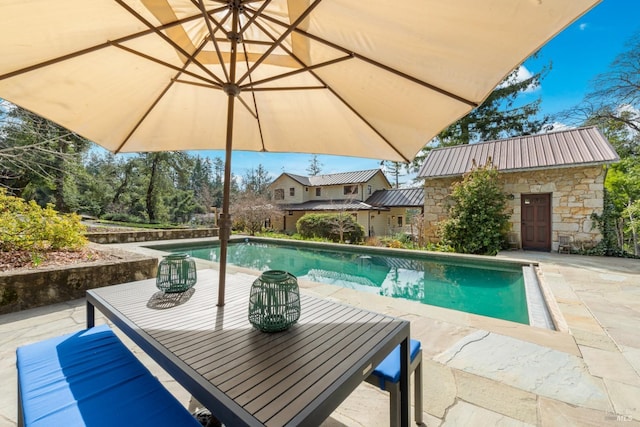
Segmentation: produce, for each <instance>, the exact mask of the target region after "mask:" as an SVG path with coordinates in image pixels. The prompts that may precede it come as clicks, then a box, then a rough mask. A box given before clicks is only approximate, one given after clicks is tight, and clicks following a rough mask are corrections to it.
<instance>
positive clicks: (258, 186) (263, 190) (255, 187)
mask: <svg viewBox="0 0 640 427" xmlns="http://www.w3.org/2000/svg"><path fill="white" fill-rule="evenodd" d="M270 183H271V178H270V177H269V172H267V170H266V169H265V168H264V166H262V164H259V165H258V166H257V167H256V168H255V169H254V168H251V169H249V170H248V171H247V174H246V175H245V176H244V191H245V192H249V193H254V194H259V195H261V196H266V194H267V188H268V187H269V184H270Z"/></svg>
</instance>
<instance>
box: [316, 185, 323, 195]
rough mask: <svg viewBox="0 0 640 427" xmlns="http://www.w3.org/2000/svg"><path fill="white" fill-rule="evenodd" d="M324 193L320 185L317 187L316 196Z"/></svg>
mask: <svg viewBox="0 0 640 427" xmlns="http://www.w3.org/2000/svg"><path fill="white" fill-rule="evenodd" d="M321 195H322V191H321V189H320V187H318V188H316V196H318V197H320V196H321Z"/></svg>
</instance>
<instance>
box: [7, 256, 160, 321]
mask: <svg viewBox="0 0 640 427" xmlns="http://www.w3.org/2000/svg"><path fill="white" fill-rule="evenodd" d="M110 252H112V253H115V252H114V251H110ZM119 252H121V254H118V256H119V258H120V259H117V260H111V261H95V262H89V263H83V264H75V265H71V266H62V267H46V268H42V269H37V270H26V271H19V272H2V273H0V314H6V313H11V312H15V311H20V310H25V309H28V308H34V307H40V306H43V305H48V304H54V303H58V302H64V301H70V300H73V299H78V298H84V296H85V293H86V291H87V289H92V288H99V287H103V286H109V285H116V284H119V283H126V282H131V281H136V280H144V279H149V278H152V277H155V276H156V270H157V266H158V259H157V258H153V257H147V256H143V255H140V254H134V253H129V252H126V253H125V252H122V251H119Z"/></svg>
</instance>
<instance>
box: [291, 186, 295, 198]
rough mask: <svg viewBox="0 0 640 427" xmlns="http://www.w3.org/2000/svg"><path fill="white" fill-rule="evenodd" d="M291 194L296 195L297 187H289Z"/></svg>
mask: <svg viewBox="0 0 640 427" xmlns="http://www.w3.org/2000/svg"><path fill="white" fill-rule="evenodd" d="M289 195H290V196H291V197H293V196H295V195H296V189H295V188H294V187H291V188H290V189H289Z"/></svg>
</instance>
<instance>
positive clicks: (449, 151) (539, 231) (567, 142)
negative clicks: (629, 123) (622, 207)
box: [418, 127, 619, 251]
mask: <svg viewBox="0 0 640 427" xmlns="http://www.w3.org/2000/svg"><path fill="white" fill-rule="evenodd" d="M618 160H619V157H618V154H617V153H616V151H615V150H614V148H613V147H612V146H611V144H610V143H609V141H607V139H606V138H605V137H604V135H603V134H602V133H601V132H600V131H599V130H598V129H597V128H596V127H584V128H578V129H569V130H563V131H558V132H550V133H544V134H538V135H527V136H521V137H515V138H507V139H501V140H496V141H488V142H482V143H478V144H469V145H460V146H455V147H447V148H439V149H435V150H432V151H431V152H430V153H429V154H428V155H427V157H426V159H425V162H424V164H423V165H422V168H421V169H420V172H419V173H418V177H420V178H423V179H424V190H425V193H424V197H425V206H424V212H425V223H426V234H427V237H428V238H429V239H430V240H432V241H436V240H437V229H438V223H439V222H440V221H442V220H443V219H445V218H446V217H447V210H448V206H449V203H450V199H449V195H450V191H451V185H452V184H453V183H454V182H456V181H459V180H461V179H462V175H463V174H465V173H467V172H469V171H471V169H472V167H473V165H474V164H476V165H484V164H486V163H487V161H491V163H492V164H493V165H494V166H495V167H496V168H497V169H498V171H499V172H500V176H501V182H502V185H503V191H505V192H506V193H507V194H509V195H510V199H511V200H510V208H511V209H512V215H511V219H510V222H511V234H510V243H511V244H513V245H514V246H517V247H521V248H523V249H529V250H543V251H550V250H556V249H557V248H558V242H559V239H560V236H564V237H565V238H568V239H570V240H571V241H572V242H573V244H574V245H575V246H580V245H582V246H592V245H595V244H596V242H597V241H598V240H599V239H600V237H601V236H600V233H599V231H598V230H597V229H596V228H595V227H594V224H593V223H592V220H591V214H592V213H601V212H602V207H603V196H604V178H605V168H604V165H606V164H609V163H613V162H616V161H618Z"/></svg>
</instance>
